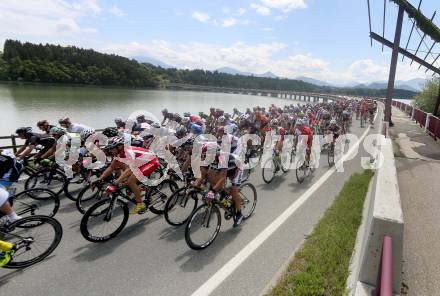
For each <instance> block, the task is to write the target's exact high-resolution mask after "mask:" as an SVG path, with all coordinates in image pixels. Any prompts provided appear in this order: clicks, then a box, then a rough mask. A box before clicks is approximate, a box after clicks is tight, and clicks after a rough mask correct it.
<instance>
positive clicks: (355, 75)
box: [347, 59, 426, 83]
mask: <svg viewBox="0 0 440 296" xmlns="http://www.w3.org/2000/svg"><path fill="white" fill-rule="evenodd" d="M418 67H419V66H418V65H415V64H413V65H412V66H410V63H409V62H403V63H400V62H399V63H398V64H397V71H396V79H399V80H410V79H413V78H425V77H426V75H425V70H423V69H421V70H419V71H418ZM389 70H390V65H389V64H388V63H386V64H378V63H375V62H374V61H373V60H371V59H361V60H357V61H355V62H353V63H352V64H351V65H350V66H349V69H348V73H347V76H348V77H347V78H348V80H351V81H358V82H362V83H368V82H372V81H387V80H388V76H389Z"/></svg>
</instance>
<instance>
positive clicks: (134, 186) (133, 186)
mask: <svg viewBox="0 0 440 296" xmlns="http://www.w3.org/2000/svg"><path fill="white" fill-rule="evenodd" d="M126 183H127V186H128V188H130V190H131V192H133V194H134V199H135V200H136V203H137V204H140V203H142V196H141V190H140V188H139V185H138V179H137V178H136V176H135V175H134V174H133V173H132V174H131V175H130V176H129V177H128V179H127V182H126Z"/></svg>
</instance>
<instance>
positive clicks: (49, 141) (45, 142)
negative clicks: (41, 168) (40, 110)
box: [15, 127, 55, 161]
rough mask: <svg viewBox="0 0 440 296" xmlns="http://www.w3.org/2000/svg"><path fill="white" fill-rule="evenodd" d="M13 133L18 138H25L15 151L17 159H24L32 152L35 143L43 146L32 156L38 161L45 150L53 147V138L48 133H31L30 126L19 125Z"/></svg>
mask: <svg viewBox="0 0 440 296" xmlns="http://www.w3.org/2000/svg"><path fill="white" fill-rule="evenodd" d="M15 133H16V134H17V135H18V136H19V137H20V139H23V140H26V141H25V143H24V145H23V146H21V147H20V149H18V151H17V152H16V153H15V155H16V156H17V158H18V160H22V159H24V158H25V157H26V156H28V155H29V154H30V153H31V152H32V150H34V148H35V147H36V146H37V145H41V146H43V149H41V150H40V151H39V152H38V153H37V154H35V156H34V159H35V160H36V161H39V160H40V159H41V157H42V156H43V155H44V154H45V153H46V152H48V151H49V150H50V149H51V148H52V147H54V144H55V138H54V137H52V136H51V135H50V134H49V135H48V134H37V133H33V132H32V128H30V127H20V128H18V129H17V130H16V131H15Z"/></svg>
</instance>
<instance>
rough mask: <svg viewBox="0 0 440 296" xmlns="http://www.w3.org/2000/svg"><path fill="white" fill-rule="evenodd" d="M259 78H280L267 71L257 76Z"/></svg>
mask: <svg viewBox="0 0 440 296" xmlns="http://www.w3.org/2000/svg"><path fill="white" fill-rule="evenodd" d="M257 76H258V77H265V78H278V76H276V75H275V74H273V73H272V72H270V71H267V72H265V73H263V74H261V75H257Z"/></svg>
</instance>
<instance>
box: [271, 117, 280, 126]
mask: <svg viewBox="0 0 440 296" xmlns="http://www.w3.org/2000/svg"><path fill="white" fill-rule="evenodd" d="M270 125H272V126H276V125H278V119H272V120H271V121H270Z"/></svg>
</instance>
